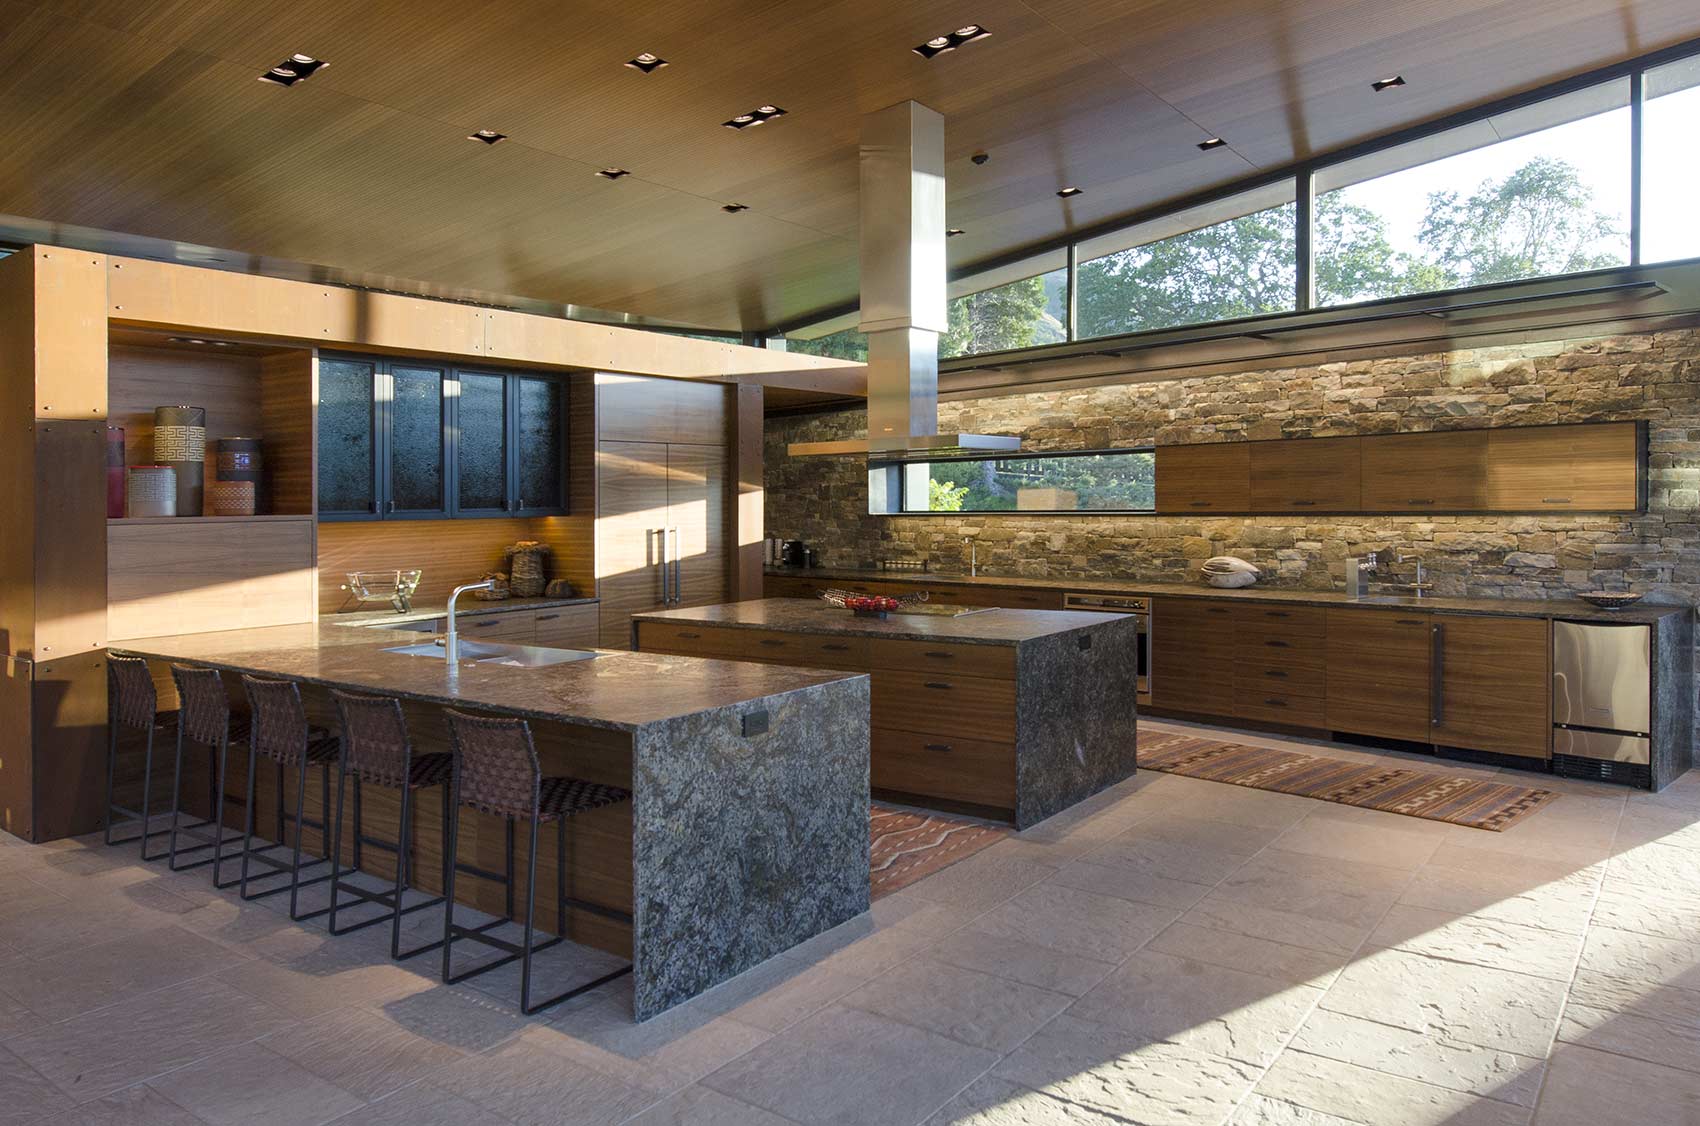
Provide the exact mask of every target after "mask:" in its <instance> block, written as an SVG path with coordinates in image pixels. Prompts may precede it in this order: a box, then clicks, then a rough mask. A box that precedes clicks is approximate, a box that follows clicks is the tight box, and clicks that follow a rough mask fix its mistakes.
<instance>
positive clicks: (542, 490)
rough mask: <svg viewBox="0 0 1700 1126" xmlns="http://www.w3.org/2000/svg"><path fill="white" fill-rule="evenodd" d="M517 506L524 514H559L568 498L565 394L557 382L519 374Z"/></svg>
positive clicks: (517, 393)
mask: <svg viewBox="0 0 1700 1126" xmlns="http://www.w3.org/2000/svg"><path fill="white" fill-rule="evenodd" d="M513 381H514V391H515V394H514V398H515V400H516V403H515V412H514V414H515V425H514V445H515V451H514V452H515V472H514V478H515V494H516V495H515V503H514V507H515V508H516V509H517V510H518V511H519V512H521V513H532V514H535V513H544V512H560V511H563V510H564V509H565V508H566V506H567V498H566V476H567V473H566V469H567V442H566V395H565V385H564V384H563V383H562V382H561V381H560V380H558V379H550V378H547V377H538V376H526V375H516V376H514V377H513Z"/></svg>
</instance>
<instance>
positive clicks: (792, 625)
mask: <svg viewBox="0 0 1700 1126" xmlns="http://www.w3.org/2000/svg"><path fill="white" fill-rule="evenodd" d="M952 609H955V610H964V611H969V612H967V613H962V614H959V615H957V616H950V615H944V614H904V613H901V612H893V613H892V615H891V616H890V617H889V618H883V619H882V618H858V617H856V616H855V615H854V614H852V613H851V612H850V611H849V610H844V609H840V608H839V607H837V606H828V605H827V604H826V603H825V602H820V601H816V600H812V599H805V598H764V599H761V600H759V601H752V602H726V603H722V604H720V605H717V606H693V607H689V608H687V609H683V610H657V611H654V612H652V613H647V614H633V615H632V617H633V619H634V620H635V621H639V622H674V623H679V622H684V623H691V624H695V625H704V626H726V627H729V628H732V629H767V630H777V631H780V632H782V633H834V634H849V635H853V636H858V637H885V638H892V639H896V640H904V641H950V642H962V643H964V644H969V645H1018V644H1020V643H1021V642H1023V641H1032V640H1035V639H1037V638H1041V637H1051V636H1053V635H1055V634H1060V633H1070V632H1072V631H1074V630H1082V629H1091V628H1093V627H1095V626H1101V625H1103V624H1104V623H1105V622H1106V621H1107V620H1111V619H1115V618H1121V617H1126V615H1124V614H1099V613H1090V612H1080V611H1072V610H999V609H995V608H988V609H985V610H973V609H972V608H971V607H965V606H963V607H952Z"/></svg>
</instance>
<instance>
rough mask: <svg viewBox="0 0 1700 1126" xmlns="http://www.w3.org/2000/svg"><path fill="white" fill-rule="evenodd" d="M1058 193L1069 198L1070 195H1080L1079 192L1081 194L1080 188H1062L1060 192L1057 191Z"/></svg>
mask: <svg viewBox="0 0 1700 1126" xmlns="http://www.w3.org/2000/svg"><path fill="white" fill-rule="evenodd" d="M1057 194H1058V195H1059V196H1062V198H1064V199H1069V198H1070V197H1072V196H1077V195H1079V194H1080V189H1079V188H1063V189H1062V190H1061V191H1059V192H1058V193H1057Z"/></svg>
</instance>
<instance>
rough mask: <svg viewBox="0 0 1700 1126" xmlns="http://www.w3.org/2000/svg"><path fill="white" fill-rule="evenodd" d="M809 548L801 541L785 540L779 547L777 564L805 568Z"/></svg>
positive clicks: (807, 562)
mask: <svg viewBox="0 0 1700 1126" xmlns="http://www.w3.org/2000/svg"><path fill="white" fill-rule="evenodd" d="M809 554H810V552H809V548H808V545H806V544H805V543H803V541H802V540H786V541H784V542H783V543H781V544H780V545H779V562H780V564H781V565H783V566H786V567H807V566H808V565H809Z"/></svg>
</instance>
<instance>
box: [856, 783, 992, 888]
mask: <svg viewBox="0 0 1700 1126" xmlns="http://www.w3.org/2000/svg"><path fill="white" fill-rule="evenodd" d="M868 828H869V830H870V831H871V832H872V834H873V851H872V855H871V857H870V863H869V869H870V871H869V877H868V878H869V883H870V884H872V891H873V897H874V898H875V899H878V898H879V897H880V896H882V895H890V894H891V893H892V892H894V891H896V890H897V889H898V888H903V887H908V886H909V885H910V884H912V883H914V882H915V881H916V880H919V879H920V878H921V877H923V876H930V875H932V874H933V873H934V872H937V871H938V870H939V869H941V868H948V867H949V866H950V865H952V864H955V863H956V862H957V861H958V860H961V859H963V858H965V857H969V856H973V855H974V854H975V853H976V852H979V851H980V850H981V849H983V848H988V847H990V846H991V845H994V844H996V843H997V842H998V841H1001V840H1002V839H1003V838H1004V837H1006V836H1008V835H1009V833H1010V830H1008V829H1004V828H999V827H998V826H996V825H986V824H983V823H981V822H979V821H970V820H968V819H966V818H961V817H949V816H946V815H945V814H943V813H920V812H916V811H913V810H908V809H893V808H892V807H890V806H885V805H880V804H879V803H878V802H875V803H874V805H873V809H872V810H871V811H870V817H869V819H868Z"/></svg>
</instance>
